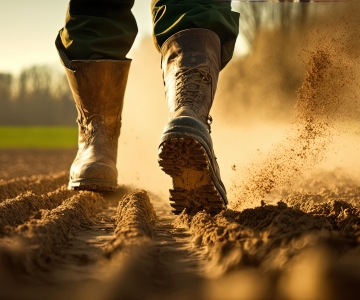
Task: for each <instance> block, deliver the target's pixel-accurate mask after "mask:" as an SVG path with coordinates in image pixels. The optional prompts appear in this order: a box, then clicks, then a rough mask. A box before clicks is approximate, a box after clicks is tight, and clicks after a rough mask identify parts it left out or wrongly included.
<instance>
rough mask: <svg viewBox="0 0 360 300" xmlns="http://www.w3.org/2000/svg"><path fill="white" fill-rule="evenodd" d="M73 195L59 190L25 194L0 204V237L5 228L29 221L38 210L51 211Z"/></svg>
mask: <svg viewBox="0 0 360 300" xmlns="http://www.w3.org/2000/svg"><path fill="white" fill-rule="evenodd" d="M74 194H75V193H74V192H72V191H68V190H65V189H63V188H59V189H57V190H56V191H54V192H50V193H47V194H45V195H35V194H34V193H33V192H26V193H24V194H21V195H19V196H17V197H16V198H14V199H9V200H5V201H4V202H2V203H0V236H2V235H4V234H5V232H6V227H7V226H18V225H20V224H22V223H24V222H26V221H28V220H29V219H30V217H31V216H32V215H34V214H35V213H36V212H38V211H39V210H40V209H53V208H55V207H57V206H59V205H60V204H61V203H62V202H63V201H64V200H66V199H67V198H70V197H71V196H73V195H74Z"/></svg>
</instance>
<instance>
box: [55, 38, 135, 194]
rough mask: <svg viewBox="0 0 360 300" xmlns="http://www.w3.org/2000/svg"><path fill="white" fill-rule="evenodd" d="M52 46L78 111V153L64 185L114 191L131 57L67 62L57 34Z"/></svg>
mask: <svg viewBox="0 0 360 300" xmlns="http://www.w3.org/2000/svg"><path fill="white" fill-rule="evenodd" d="M56 46H57V48H58V51H59V55H60V58H61V62H62V64H63V65H64V66H65V71H66V76H67V78H68V81H69V84H70V88H71V91H72V94H73V96H74V100H75V104H76V109H77V111H78V119H77V122H78V127H79V139H78V152H77V155H76V158H75V160H74V162H73V164H72V166H71V169H70V180H69V185H68V188H69V189H71V190H91V191H100V192H101V191H103V192H107V191H115V190H116V188H117V177H118V172H117V169H116V160H117V147H118V138H119V135H120V128H121V113H122V108H123V100H124V94H125V88H126V83H127V78H128V74H129V68H130V63H131V60H123V61H119V60H72V61H69V59H68V58H67V56H66V54H65V52H64V51H63V49H62V44H61V41H60V39H59V37H58V39H57V40H56Z"/></svg>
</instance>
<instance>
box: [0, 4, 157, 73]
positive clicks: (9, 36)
mask: <svg viewBox="0 0 360 300" xmlns="http://www.w3.org/2000/svg"><path fill="white" fill-rule="evenodd" d="M150 3H151V0H137V1H135V5H134V8H133V13H134V15H135V17H136V19H137V22H138V27H139V34H138V37H137V39H136V41H135V44H134V46H133V49H134V48H136V47H137V45H139V41H140V40H141V38H142V37H143V36H144V35H146V34H151V12H150ZM67 4H68V0H0V28H1V29H0V33H1V35H0V37H1V41H0V72H12V73H15V74H16V73H18V72H19V71H20V70H21V69H22V68H24V67H28V66H31V65H34V64H50V65H54V66H59V60H58V57H57V53H56V50H55V46H54V41H55V37H56V34H57V32H58V30H59V29H61V27H62V26H63V23H64V19H65V12H66V7H67ZM129 57H131V53H130V54H129Z"/></svg>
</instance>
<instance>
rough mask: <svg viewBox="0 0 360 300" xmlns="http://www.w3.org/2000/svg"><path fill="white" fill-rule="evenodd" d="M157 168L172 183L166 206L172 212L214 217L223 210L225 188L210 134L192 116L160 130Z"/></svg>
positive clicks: (225, 200)
mask: <svg viewBox="0 0 360 300" xmlns="http://www.w3.org/2000/svg"><path fill="white" fill-rule="evenodd" d="M159 165H160V166H161V168H162V170H163V171H164V172H165V173H166V174H168V175H170V176H171V177H172V180H173V189H171V190H170V205H171V206H172V208H173V213H175V214H180V213H181V212H182V211H183V210H184V209H186V211H187V213H189V214H195V213H196V212H198V211H201V210H204V209H205V210H206V211H208V212H209V213H210V214H217V213H219V212H220V211H222V210H223V209H225V208H226V206H225V205H226V204H227V198H226V190H225V186H224V184H223V183H222V181H221V179H220V172H219V167H218V164H217V162H216V158H215V155H214V151H213V147H212V141H211V137H210V134H209V132H208V130H207V129H206V127H205V126H204V125H203V124H202V123H200V122H199V121H197V120H196V119H194V118H192V117H178V118H176V119H174V120H172V121H171V122H170V123H169V124H168V125H167V126H166V127H165V129H164V133H163V135H162V137H161V142H160V146H159Z"/></svg>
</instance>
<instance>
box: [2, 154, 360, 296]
mask: <svg viewBox="0 0 360 300" xmlns="http://www.w3.org/2000/svg"><path fill="white" fill-rule="evenodd" d="M34 151H35V150H34ZM0 152H1V151H0ZM26 154H27V152H26V150H24V152H23V155H26ZM13 155H20V152H17V153H14V154H13ZM64 155H65V154H64ZM66 155H68V156H69V160H70V161H71V157H72V155H73V153H67V154H66ZM38 157H39V159H42V156H41V155H39V156H38ZM32 163H36V161H32ZM59 166H62V167H63V168H64V171H62V172H58V173H56V172H55V173H52V174H50V175H49V174H47V175H45V174H44V175H31V176H25V177H15V178H13V179H4V180H3V181H2V182H1V203H0V216H1V218H0V236H1V242H0V299H64V298H66V299H185V298H186V299H356V297H357V295H358V289H359V288H358V284H357V283H358V282H359V280H360V248H359V242H360V240H359V239H360V209H359V199H360V193H359V192H358V191H359V188H360V184H359V183H358V181H357V180H355V179H352V178H350V177H348V176H347V175H346V174H345V173H343V172H341V171H340V170H337V171H334V172H327V173H326V172H324V171H322V172H320V173H317V174H312V175H311V176H309V177H303V179H301V180H299V181H298V182H297V183H296V184H295V185H293V186H292V189H291V190H287V189H282V190H278V191H277V199H278V200H280V201H278V202H277V203H275V202H273V204H266V202H265V201H262V202H261V203H259V205H255V206H254V207H252V208H248V209H244V210H232V209H227V210H224V211H222V212H221V213H220V214H218V215H216V216H211V215H209V214H208V213H206V212H205V211H203V212H199V213H197V214H195V215H192V216H190V215H188V214H187V213H186V212H183V213H182V214H181V215H180V216H177V217H175V216H173V215H172V214H171V212H170V205H169V202H168V199H161V198H159V197H158V196H157V195H154V194H152V193H147V192H146V191H141V190H139V191H130V190H127V189H126V187H122V188H119V190H118V191H117V192H116V193H115V194H111V195H100V194H98V193H92V192H73V191H67V190H66V188H65V187H66V185H65V184H66V181H67V172H66V171H65V170H66V169H67V162H66V161H65V162H64V163H63V164H59ZM22 167H23V166H22ZM22 167H21V168H22ZM21 168H19V169H18V172H19V175H21V174H22V170H21ZM35 172H37V170H35V169H34V173H35ZM40 187H41V188H40ZM235 206H236V205H235Z"/></svg>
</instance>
